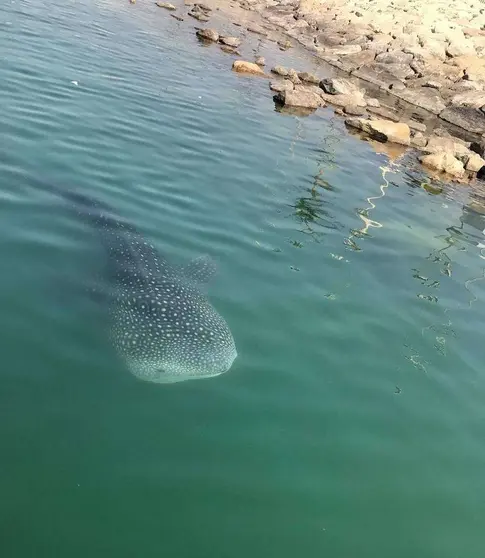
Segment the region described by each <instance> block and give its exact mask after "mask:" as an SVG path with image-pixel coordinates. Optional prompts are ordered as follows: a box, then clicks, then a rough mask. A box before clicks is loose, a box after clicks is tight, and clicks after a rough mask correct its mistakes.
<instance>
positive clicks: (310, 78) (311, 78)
mask: <svg viewBox="0 0 485 558" xmlns="http://www.w3.org/2000/svg"><path fill="white" fill-rule="evenodd" d="M298 77H299V78H300V79H301V81H304V82H306V83H314V84H316V85H318V84H319V83H320V79H319V78H317V76H316V75H315V74H310V73H309V72H299V73H298ZM484 104H485V103H484Z"/></svg>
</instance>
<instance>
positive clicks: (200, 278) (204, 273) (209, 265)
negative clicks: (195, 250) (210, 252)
mask: <svg viewBox="0 0 485 558" xmlns="http://www.w3.org/2000/svg"><path fill="white" fill-rule="evenodd" d="M182 272H183V274H184V275H185V277H187V279H190V280H191V281H193V282H194V283H197V284H199V285H206V284H207V283H209V281H210V280H211V279H212V278H213V277H214V276H215V274H216V273H217V265H216V262H215V261H214V260H213V259H212V258H211V257H210V256H207V255H203V256H199V257H198V258H195V259H193V260H192V261H191V262H190V263H188V264H187V265H186V266H185V267H183V268H182Z"/></svg>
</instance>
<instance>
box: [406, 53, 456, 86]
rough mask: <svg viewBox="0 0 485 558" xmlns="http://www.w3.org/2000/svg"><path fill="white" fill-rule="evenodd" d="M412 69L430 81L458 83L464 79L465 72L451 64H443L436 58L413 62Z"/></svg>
mask: <svg viewBox="0 0 485 558" xmlns="http://www.w3.org/2000/svg"><path fill="white" fill-rule="evenodd" d="M410 66H411V68H412V69H413V70H414V71H415V72H416V73H417V74H418V76H424V77H426V78H428V79H436V80H440V79H445V78H446V79H449V80H450V81H453V82H454V81H457V80H459V79H461V78H462V77H463V70H461V69H460V68H459V67H457V66H453V65H451V64H443V62H442V61H441V60H437V59H436V58H428V59H426V60H413V61H412V62H411V63H410Z"/></svg>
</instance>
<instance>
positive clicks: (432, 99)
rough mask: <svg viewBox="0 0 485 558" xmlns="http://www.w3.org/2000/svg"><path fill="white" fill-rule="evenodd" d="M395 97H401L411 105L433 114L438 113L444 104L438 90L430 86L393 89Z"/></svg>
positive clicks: (443, 107)
mask: <svg viewBox="0 0 485 558" xmlns="http://www.w3.org/2000/svg"><path fill="white" fill-rule="evenodd" d="M393 93H394V95H396V97H399V99H403V100H404V101H407V102H408V103H411V104H412V105H415V106H417V107H420V108H422V109H425V110H428V111H429V112H432V113H433V114H440V113H441V112H442V111H443V110H444V109H445V104H444V102H443V99H442V97H441V95H440V94H439V91H438V90H437V89H432V88H431V87H419V88H417V89H404V90H403V91H393Z"/></svg>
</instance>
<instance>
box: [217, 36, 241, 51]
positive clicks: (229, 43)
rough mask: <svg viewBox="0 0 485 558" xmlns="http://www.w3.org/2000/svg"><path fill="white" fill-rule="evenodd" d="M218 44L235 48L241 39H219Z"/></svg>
mask: <svg viewBox="0 0 485 558" xmlns="http://www.w3.org/2000/svg"><path fill="white" fill-rule="evenodd" d="M219 42H221V43H222V44H223V45H227V46H230V47H232V48H237V47H238V46H239V45H240V44H241V39H238V38H237V37H219Z"/></svg>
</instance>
